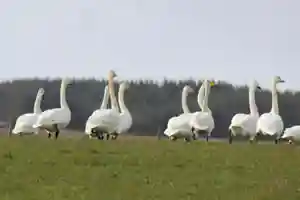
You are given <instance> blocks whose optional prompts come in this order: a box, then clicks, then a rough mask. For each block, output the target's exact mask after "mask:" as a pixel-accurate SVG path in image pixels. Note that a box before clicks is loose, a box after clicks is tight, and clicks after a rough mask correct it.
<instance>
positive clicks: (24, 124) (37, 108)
mask: <svg viewBox="0 0 300 200" xmlns="http://www.w3.org/2000/svg"><path fill="white" fill-rule="evenodd" d="M44 93H45V91H44V89H43V88H40V89H39V90H38V92H37V95H36V98H35V101H34V106H33V113H26V114H22V115H20V116H19V117H18V118H17V120H16V124H15V127H14V129H13V130H12V133H13V134H20V135H23V134H38V129H37V128H33V127H32V126H33V124H35V123H36V121H37V119H38V117H39V115H40V114H41V113H42V110H41V101H42V98H43V96H44Z"/></svg>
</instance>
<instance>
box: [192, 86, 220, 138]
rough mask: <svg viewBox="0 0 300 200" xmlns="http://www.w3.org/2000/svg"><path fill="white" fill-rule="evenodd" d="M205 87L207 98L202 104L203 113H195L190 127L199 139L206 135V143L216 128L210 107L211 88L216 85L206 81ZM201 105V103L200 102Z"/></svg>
mask: <svg viewBox="0 0 300 200" xmlns="http://www.w3.org/2000/svg"><path fill="white" fill-rule="evenodd" d="M203 84H204V87H205V96H204V99H203V104H202V107H203V109H202V111H201V112H195V113H193V115H192V117H191V119H190V121H189V125H190V126H191V130H192V132H193V133H194V134H196V135H197V137H198V136H199V135H200V134H206V141H208V137H209V136H210V135H211V132H212V131H213V129H214V128H215V122H214V118H213V116H212V113H211V110H210V109H209V107H208V97H209V94H210V88H211V86H214V85H215V82H214V81H209V80H205V81H204V82H203ZM198 103H201V102H198Z"/></svg>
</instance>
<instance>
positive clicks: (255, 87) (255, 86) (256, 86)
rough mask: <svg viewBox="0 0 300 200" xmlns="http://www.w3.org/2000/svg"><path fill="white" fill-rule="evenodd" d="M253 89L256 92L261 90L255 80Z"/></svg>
mask: <svg viewBox="0 0 300 200" xmlns="http://www.w3.org/2000/svg"><path fill="white" fill-rule="evenodd" d="M253 88H254V89H257V90H262V89H261V87H260V85H259V83H258V82H257V81H256V80H254V81H253Z"/></svg>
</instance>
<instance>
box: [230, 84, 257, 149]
mask: <svg viewBox="0 0 300 200" xmlns="http://www.w3.org/2000/svg"><path fill="white" fill-rule="evenodd" d="M256 89H258V90H261V87H260V86H259V84H258V83H257V81H256V80H254V81H253V82H252V84H250V85H249V110H250V114H244V113H238V114H235V115H234V116H233V118H232V120H231V124H230V126H229V143H230V144H231V143H232V137H233V136H236V135H243V136H250V141H253V138H255V135H256V123H257V120H258V118H259V112H258V109H257V106H256V103H255V91H256Z"/></svg>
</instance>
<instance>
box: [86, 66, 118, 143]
mask: <svg viewBox="0 0 300 200" xmlns="http://www.w3.org/2000/svg"><path fill="white" fill-rule="evenodd" d="M116 76H117V75H116V73H115V72H114V71H113V70H111V71H109V76H108V91H109V95H110V100H111V104H112V108H111V109H102V110H98V111H96V112H94V113H93V114H92V115H91V116H90V117H89V123H90V128H91V131H92V134H96V135H97V137H98V138H103V134H104V133H108V134H112V133H115V132H116V131H117V127H118V125H119V121H120V117H119V116H120V113H119V107H118V102H117V99H116V96H115V89H114V82H113V79H114V77H116Z"/></svg>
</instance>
